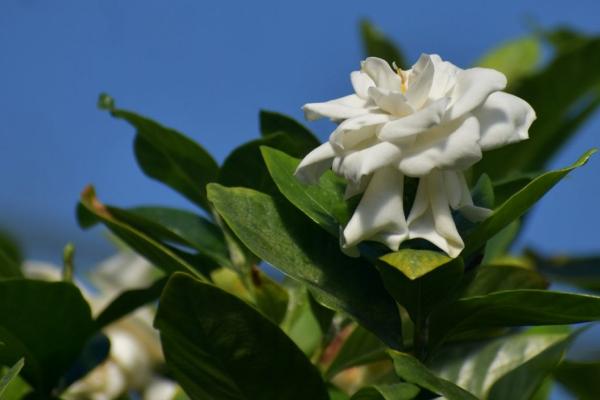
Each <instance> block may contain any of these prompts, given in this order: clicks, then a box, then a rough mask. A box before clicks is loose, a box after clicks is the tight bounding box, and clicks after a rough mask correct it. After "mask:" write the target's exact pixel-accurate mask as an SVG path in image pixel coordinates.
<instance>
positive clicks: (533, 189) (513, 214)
mask: <svg viewBox="0 0 600 400" xmlns="http://www.w3.org/2000/svg"><path fill="white" fill-rule="evenodd" d="M595 152H596V150H595V149H592V150H588V151H587V152H586V153H585V154H584V155H583V156H581V157H580V158H579V160H577V162H575V163H574V164H572V165H570V166H569V167H566V168H563V169H559V170H555V171H550V172H546V173H545V174H542V175H540V176H538V177H537V178H535V179H534V180H532V181H531V182H530V183H529V184H528V185H527V186H525V187H524V188H523V189H521V190H520V191H518V192H517V193H515V194H514V195H513V196H511V197H510V198H509V199H508V200H506V201H505V202H504V203H503V204H502V205H501V206H500V207H498V208H496V209H495V210H494V213H493V214H492V215H491V216H490V217H488V218H487V219H486V220H485V221H483V222H482V223H481V224H479V225H477V227H475V228H474V229H473V230H472V231H471V234H470V235H469V237H468V238H467V239H466V245H465V249H464V250H463V253H462V254H463V256H464V257H466V256H468V255H470V254H473V253H474V252H475V251H477V250H478V249H480V248H481V247H482V246H484V245H485V242H486V241H487V240H488V239H490V238H491V237H493V236H494V235H495V234H497V233H498V232H500V231H501V230H502V229H503V228H504V227H505V226H507V225H508V224H510V223H511V222H513V221H514V220H516V219H517V218H519V217H520V216H521V215H523V214H524V213H525V212H526V211H527V210H528V209H529V208H530V207H531V206H532V205H534V204H535V203H536V202H537V201H538V200H539V199H540V198H542V196H543V195H544V194H546V192H548V191H549V190H550V189H552V187H554V185H556V184H557V183H558V182H559V181H560V180H561V179H562V178H564V177H565V176H566V175H567V174H568V173H569V172H571V171H572V170H574V169H575V168H578V167H581V166H582V165H584V164H585V163H586V162H587V161H588V159H589V158H590V156H591V155H592V154H594V153H595Z"/></svg>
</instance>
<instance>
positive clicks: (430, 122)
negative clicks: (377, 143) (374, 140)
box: [377, 97, 450, 143]
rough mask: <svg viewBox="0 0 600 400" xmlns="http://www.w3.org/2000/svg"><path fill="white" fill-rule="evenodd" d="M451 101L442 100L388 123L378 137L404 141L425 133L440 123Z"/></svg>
mask: <svg viewBox="0 0 600 400" xmlns="http://www.w3.org/2000/svg"><path fill="white" fill-rule="evenodd" d="M449 101H450V99H449V98H448V97H444V98H441V99H439V100H436V101H434V102H433V103H431V104H430V105H428V106H427V107H425V108H422V109H420V110H418V111H417V112H415V113H413V114H410V115H407V116H406V117H403V118H398V119H395V120H393V121H391V122H388V123H387V124H385V125H384V126H383V127H382V128H381V130H380V131H379V133H378V134H377V136H378V137H379V138H380V139H382V140H389V141H395V140H400V141H402V140H403V139H405V138H406V137H408V136H412V135H416V134H419V133H421V132H425V131H427V130H429V129H431V128H433V127H435V126H436V125H438V124H439V123H440V121H441V120H442V116H443V115H444V112H445V111H446V107H447V106H448V103H449ZM400 143H401V142H400Z"/></svg>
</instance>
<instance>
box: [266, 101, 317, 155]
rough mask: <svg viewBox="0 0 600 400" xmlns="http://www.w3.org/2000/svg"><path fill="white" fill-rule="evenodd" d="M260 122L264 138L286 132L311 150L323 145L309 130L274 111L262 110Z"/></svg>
mask: <svg viewBox="0 0 600 400" xmlns="http://www.w3.org/2000/svg"><path fill="white" fill-rule="evenodd" d="M259 120H260V133H261V135H262V136H270V135H272V134H275V133H278V132H284V133H286V134H287V135H288V136H290V137H293V138H295V139H296V140H297V141H298V142H301V143H304V145H305V146H306V148H307V149H309V150H310V149H312V148H314V147H317V146H319V145H320V144H321V142H320V141H319V139H317V138H316V137H315V135H313V133H312V132H311V131H310V130H308V128H306V127H305V126H304V125H302V124H301V123H299V122H298V121H296V120H295V119H293V118H290V117H288V116H286V115H283V114H280V113H277V112H273V111H267V110H261V111H260V114H259Z"/></svg>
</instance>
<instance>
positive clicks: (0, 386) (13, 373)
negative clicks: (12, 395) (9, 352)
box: [0, 358, 25, 399]
mask: <svg viewBox="0 0 600 400" xmlns="http://www.w3.org/2000/svg"><path fill="white" fill-rule="evenodd" d="M23 365H25V359H23V358H21V359H20V360H19V361H17V363H16V364H15V365H13V366H12V367H11V368H10V369H9V370H8V372H7V373H6V374H4V375H3V376H2V378H0V399H1V398H3V397H2V395H3V393H4V392H5V391H6V389H7V388H8V386H9V385H10V383H11V382H12V381H13V379H15V378H16V377H17V376H18V375H19V372H21V369H22V368H23Z"/></svg>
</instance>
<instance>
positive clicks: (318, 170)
mask: <svg viewBox="0 0 600 400" xmlns="http://www.w3.org/2000/svg"><path fill="white" fill-rule="evenodd" d="M333 157H335V151H334V150H333V147H332V146H331V143H329V142H326V143H323V144H322V145H320V146H319V147H317V148H316V149H314V150H313V151H311V152H310V153H308V154H307V155H306V157H304V158H303V159H302V161H301V162H300V165H298V168H296V172H294V175H295V176H296V177H297V178H298V179H299V180H300V181H301V182H303V183H306V184H314V183H317V182H319V177H320V176H321V175H323V173H324V172H325V171H326V170H328V169H329V168H330V167H331V162H332V160H333Z"/></svg>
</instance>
